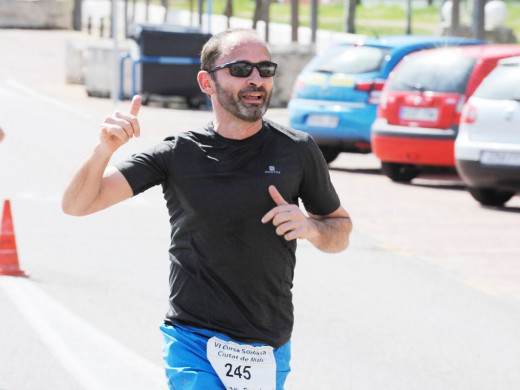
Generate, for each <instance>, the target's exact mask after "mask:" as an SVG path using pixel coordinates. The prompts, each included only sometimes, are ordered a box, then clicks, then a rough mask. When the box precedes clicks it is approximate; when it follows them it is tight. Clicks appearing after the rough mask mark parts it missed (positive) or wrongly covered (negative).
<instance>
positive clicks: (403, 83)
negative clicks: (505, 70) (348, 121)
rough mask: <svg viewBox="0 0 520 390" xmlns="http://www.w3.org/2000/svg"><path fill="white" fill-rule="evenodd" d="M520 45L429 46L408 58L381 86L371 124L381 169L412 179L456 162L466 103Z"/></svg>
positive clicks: (397, 177)
mask: <svg viewBox="0 0 520 390" xmlns="http://www.w3.org/2000/svg"><path fill="white" fill-rule="evenodd" d="M517 55H520V45H504V44H500V45H498V44H497V45H482V46H465V47H457V48H443V49H434V50H427V51H424V52H420V53H415V54H411V55H409V56H407V57H405V58H404V59H403V60H402V61H401V63H400V64H399V65H398V66H397V68H396V69H395V70H394V72H393V73H392V74H391V75H390V77H389V79H388V82H387V83H386V85H385V88H384V89H383V94H382V97H381V101H380V104H379V107H378V112H377V118H376V120H375V122H374V124H373V125H372V129H371V131H372V134H371V142H372V150H373V152H374V154H375V155H376V156H377V157H378V158H379V159H380V160H381V167H382V171H383V173H384V174H385V175H387V176H388V177H389V178H390V179H392V180H393V181H397V182H409V181H411V180H412V179H413V178H415V177H417V176H418V175H419V174H420V172H421V170H423V169H425V168H427V167H451V168H454V167H455V157H454V143H455V138H456V137H457V132H458V129H459V122H460V114H461V110H462V107H463V106H464V104H465V103H466V101H467V100H468V99H469V97H470V96H471V95H472V94H473V92H474V91H475V89H476V88H477V86H478V85H479V84H480V82H481V81H482V80H483V79H484V77H486V76H487V75H488V74H489V73H490V72H491V71H492V70H493V69H494V68H495V66H496V65H497V62H498V61H499V60H500V59H502V58H506V57H512V56H517Z"/></svg>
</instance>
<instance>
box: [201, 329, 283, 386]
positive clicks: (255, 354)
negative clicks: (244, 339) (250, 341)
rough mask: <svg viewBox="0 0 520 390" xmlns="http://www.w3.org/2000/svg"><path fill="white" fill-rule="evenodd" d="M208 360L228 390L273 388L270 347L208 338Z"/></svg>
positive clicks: (273, 367) (274, 363) (273, 366)
mask: <svg viewBox="0 0 520 390" xmlns="http://www.w3.org/2000/svg"><path fill="white" fill-rule="evenodd" d="M207 354H208V360H209V362H210V363H211V365H212V366H213V368H214V369H215V371H216V372H217V375H218V377H219V378H220V380H221V381H222V383H223V384H224V385H225V386H226V389H227V390H276V361H275V359H274V353H273V348H272V347H269V346H262V347H254V346H252V345H244V344H237V343H235V342H233V341H223V340H221V339H219V338H218V337H212V338H210V339H209V340H208V346H207Z"/></svg>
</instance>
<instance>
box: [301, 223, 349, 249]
mask: <svg viewBox="0 0 520 390" xmlns="http://www.w3.org/2000/svg"><path fill="white" fill-rule="evenodd" d="M310 221H311V223H312V225H313V226H314V229H315V234H313V235H311V236H310V237H309V238H308V240H309V242H310V243H312V244H313V245H314V246H315V247H316V248H318V249H319V250H321V251H323V252H328V253H338V252H341V251H343V250H345V249H346V248H347V247H348V245H349V237H350V232H351V231H352V221H351V219H350V218H349V217H334V218H323V219H315V218H310Z"/></svg>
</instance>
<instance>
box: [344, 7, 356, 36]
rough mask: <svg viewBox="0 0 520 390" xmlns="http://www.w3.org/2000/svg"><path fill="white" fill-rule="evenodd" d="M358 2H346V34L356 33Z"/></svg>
mask: <svg viewBox="0 0 520 390" xmlns="http://www.w3.org/2000/svg"><path fill="white" fill-rule="evenodd" d="M357 4H358V0H345V28H344V30H345V32H347V33H351V34H355V33H356V23H355V22H356V5H357Z"/></svg>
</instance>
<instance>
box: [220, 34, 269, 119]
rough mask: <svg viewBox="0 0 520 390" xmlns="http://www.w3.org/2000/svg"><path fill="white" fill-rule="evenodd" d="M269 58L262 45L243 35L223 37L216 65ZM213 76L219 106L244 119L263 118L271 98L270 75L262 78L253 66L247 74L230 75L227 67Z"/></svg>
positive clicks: (254, 61)
mask: <svg viewBox="0 0 520 390" xmlns="http://www.w3.org/2000/svg"><path fill="white" fill-rule="evenodd" d="M269 60H270V55H269V51H268V50H267V48H266V47H265V45H264V44H263V43H262V42H261V41H259V40H258V39H254V38H253V37H250V36H248V35H246V36H239V37H237V38H235V39H228V40H226V42H224V46H223V48H222V56H221V57H220V58H219V59H218V60H217V62H216V63H215V66H217V65H221V64H225V63H228V62H234V61H249V62H252V63H256V62H261V61H269ZM213 75H214V82H215V90H216V98H217V102H218V104H219V106H220V107H222V109H224V110H225V111H227V112H228V113H230V114H232V115H233V116H235V117H237V118H239V119H241V120H244V121H247V122H255V121H257V120H260V119H261V118H262V116H263V115H264V114H265V112H266V111H267V108H268V107H269V101H270V100H271V92H272V89H273V78H272V77H261V76H260V74H259V73H258V69H256V68H254V69H253V72H252V73H251V74H250V75H249V76H247V77H235V76H231V74H230V73H229V69H220V70H218V71H216V72H215V73H214V74H213Z"/></svg>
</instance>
